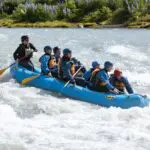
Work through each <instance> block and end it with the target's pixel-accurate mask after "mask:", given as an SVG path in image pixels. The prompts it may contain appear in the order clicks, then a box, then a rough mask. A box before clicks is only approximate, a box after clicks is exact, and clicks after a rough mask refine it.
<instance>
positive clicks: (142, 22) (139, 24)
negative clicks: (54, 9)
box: [0, 18, 150, 28]
mask: <svg viewBox="0 0 150 150" xmlns="http://www.w3.org/2000/svg"><path fill="white" fill-rule="evenodd" d="M0 27H8V28H15V27H25V28H29V27H31V28H83V27H84V28H122V27H129V28H150V20H148V19H145V18H140V19H139V20H137V21H136V22H130V23H126V24H110V23H109V24H107V22H103V23H101V24H96V23H90V22H89V23H70V22H66V21H46V22H35V23H30V22H18V21H15V20H12V19H0Z"/></svg>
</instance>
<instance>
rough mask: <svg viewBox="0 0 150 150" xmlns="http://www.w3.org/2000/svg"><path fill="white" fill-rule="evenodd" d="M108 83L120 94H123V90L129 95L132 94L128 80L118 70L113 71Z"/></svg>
mask: <svg viewBox="0 0 150 150" xmlns="http://www.w3.org/2000/svg"><path fill="white" fill-rule="evenodd" d="M110 82H111V84H112V85H113V86H114V87H115V88H117V89H118V90H119V91H120V93H121V94H123V93H125V89H126V90H127V92H128V93H129V94H132V93H133V89H132V87H131V85H130V83H129V81H128V79H127V78H125V77H124V76H123V75H122V71H121V70H120V69H119V68H118V69H115V71H114V74H113V75H111V78H110Z"/></svg>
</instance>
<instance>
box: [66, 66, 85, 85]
mask: <svg viewBox="0 0 150 150" xmlns="http://www.w3.org/2000/svg"><path fill="white" fill-rule="evenodd" d="M81 69H82V66H81V67H80V68H79V69H78V70H77V72H76V73H75V74H74V75H73V76H72V77H73V78H74V77H75V76H76V75H77V74H78V73H79V71H80V70H81ZM70 81H71V80H69V81H68V82H67V83H66V84H65V85H64V88H65V87H66V86H67V85H68V84H69V83H70Z"/></svg>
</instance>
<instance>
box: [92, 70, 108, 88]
mask: <svg viewBox="0 0 150 150" xmlns="http://www.w3.org/2000/svg"><path fill="white" fill-rule="evenodd" d="M100 71H101V69H95V70H94V71H93V72H92V77H91V80H90V81H91V83H92V84H93V86H95V87H105V85H106V84H107V83H105V82H103V81H102V80H101V79H99V78H98V77H97V74H98V73H99V72H100Z"/></svg>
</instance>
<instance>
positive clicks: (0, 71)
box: [0, 68, 8, 75]
mask: <svg viewBox="0 0 150 150" xmlns="http://www.w3.org/2000/svg"><path fill="white" fill-rule="evenodd" d="M7 69H8V68H4V69H2V70H0V75H2V74H3V73H4V72H5V71H6V70H7Z"/></svg>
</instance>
